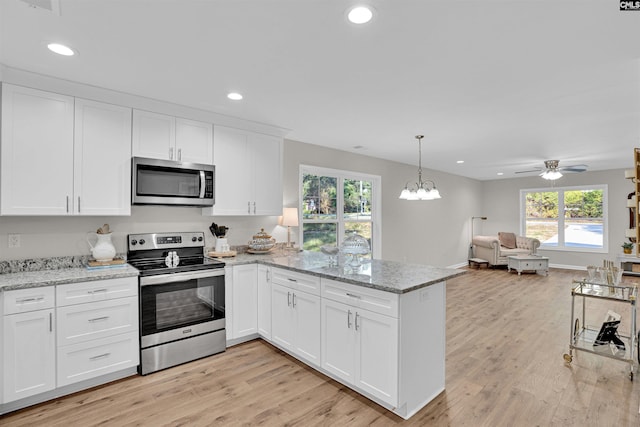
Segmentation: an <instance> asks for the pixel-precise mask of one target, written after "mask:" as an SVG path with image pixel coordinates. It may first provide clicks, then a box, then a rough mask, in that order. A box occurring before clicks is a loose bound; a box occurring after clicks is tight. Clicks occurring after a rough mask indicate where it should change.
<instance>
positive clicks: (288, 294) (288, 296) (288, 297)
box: [287, 292, 291, 307]
mask: <svg viewBox="0 0 640 427" xmlns="http://www.w3.org/2000/svg"><path fill="white" fill-rule="evenodd" d="M287 307H291V292H287Z"/></svg>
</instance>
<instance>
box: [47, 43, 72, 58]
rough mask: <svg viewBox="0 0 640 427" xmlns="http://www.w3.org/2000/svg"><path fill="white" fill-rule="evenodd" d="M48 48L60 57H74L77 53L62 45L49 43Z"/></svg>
mask: <svg viewBox="0 0 640 427" xmlns="http://www.w3.org/2000/svg"><path fill="white" fill-rule="evenodd" d="M47 47H48V48H49V50H50V51H51V52H55V53H57V54H58V55H64V56H73V55H75V54H76V53H75V51H74V50H73V49H71V48H70V47H69V46H65V45H63V44H60V43H49V44H48V45H47Z"/></svg>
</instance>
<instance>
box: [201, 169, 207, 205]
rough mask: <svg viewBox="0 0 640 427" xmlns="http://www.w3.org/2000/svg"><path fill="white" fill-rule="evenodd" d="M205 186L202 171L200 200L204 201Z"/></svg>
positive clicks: (202, 172)
mask: <svg viewBox="0 0 640 427" xmlns="http://www.w3.org/2000/svg"><path fill="white" fill-rule="evenodd" d="M206 186H207V181H206V180H205V178H204V171H200V198H201V199H204V190H205V188H206Z"/></svg>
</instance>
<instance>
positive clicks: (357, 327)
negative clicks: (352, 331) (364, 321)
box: [356, 311, 360, 331]
mask: <svg viewBox="0 0 640 427" xmlns="http://www.w3.org/2000/svg"><path fill="white" fill-rule="evenodd" d="M358 317H360V315H359V314H358V312H357V311H356V331H357V330H358V329H359V326H358Z"/></svg>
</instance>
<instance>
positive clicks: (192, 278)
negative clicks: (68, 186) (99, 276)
mask: <svg viewBox="0 0 640 427" xmlns="http://www.w3.org/2000/svg"><path fill="white" fill-rule="evenodd" d="M127 242H128V250H127V262H128V263H129V264H131V265H132V266H134V267H135V268H137V269H138V270H139V271H140V278H139V285H140V367H139V368H138V371H139V372H140V373H141V374H142V375H146V374H148V373H151V372H155V371H158V370H160V369H165V368H168V367H171V366H175V365H179V364H181V363H185V362H188V361H191V360H195V359H199V358H201V357H205V356H209V355H211V354H215V353H219V352H222V351H225V349H226V333H225V307H224V263H223V262H220V261H216V260H212V259H209V258H206V257H205V256H204V233H152V234H130V235H129V236H128V237H127Z"/></svg>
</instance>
